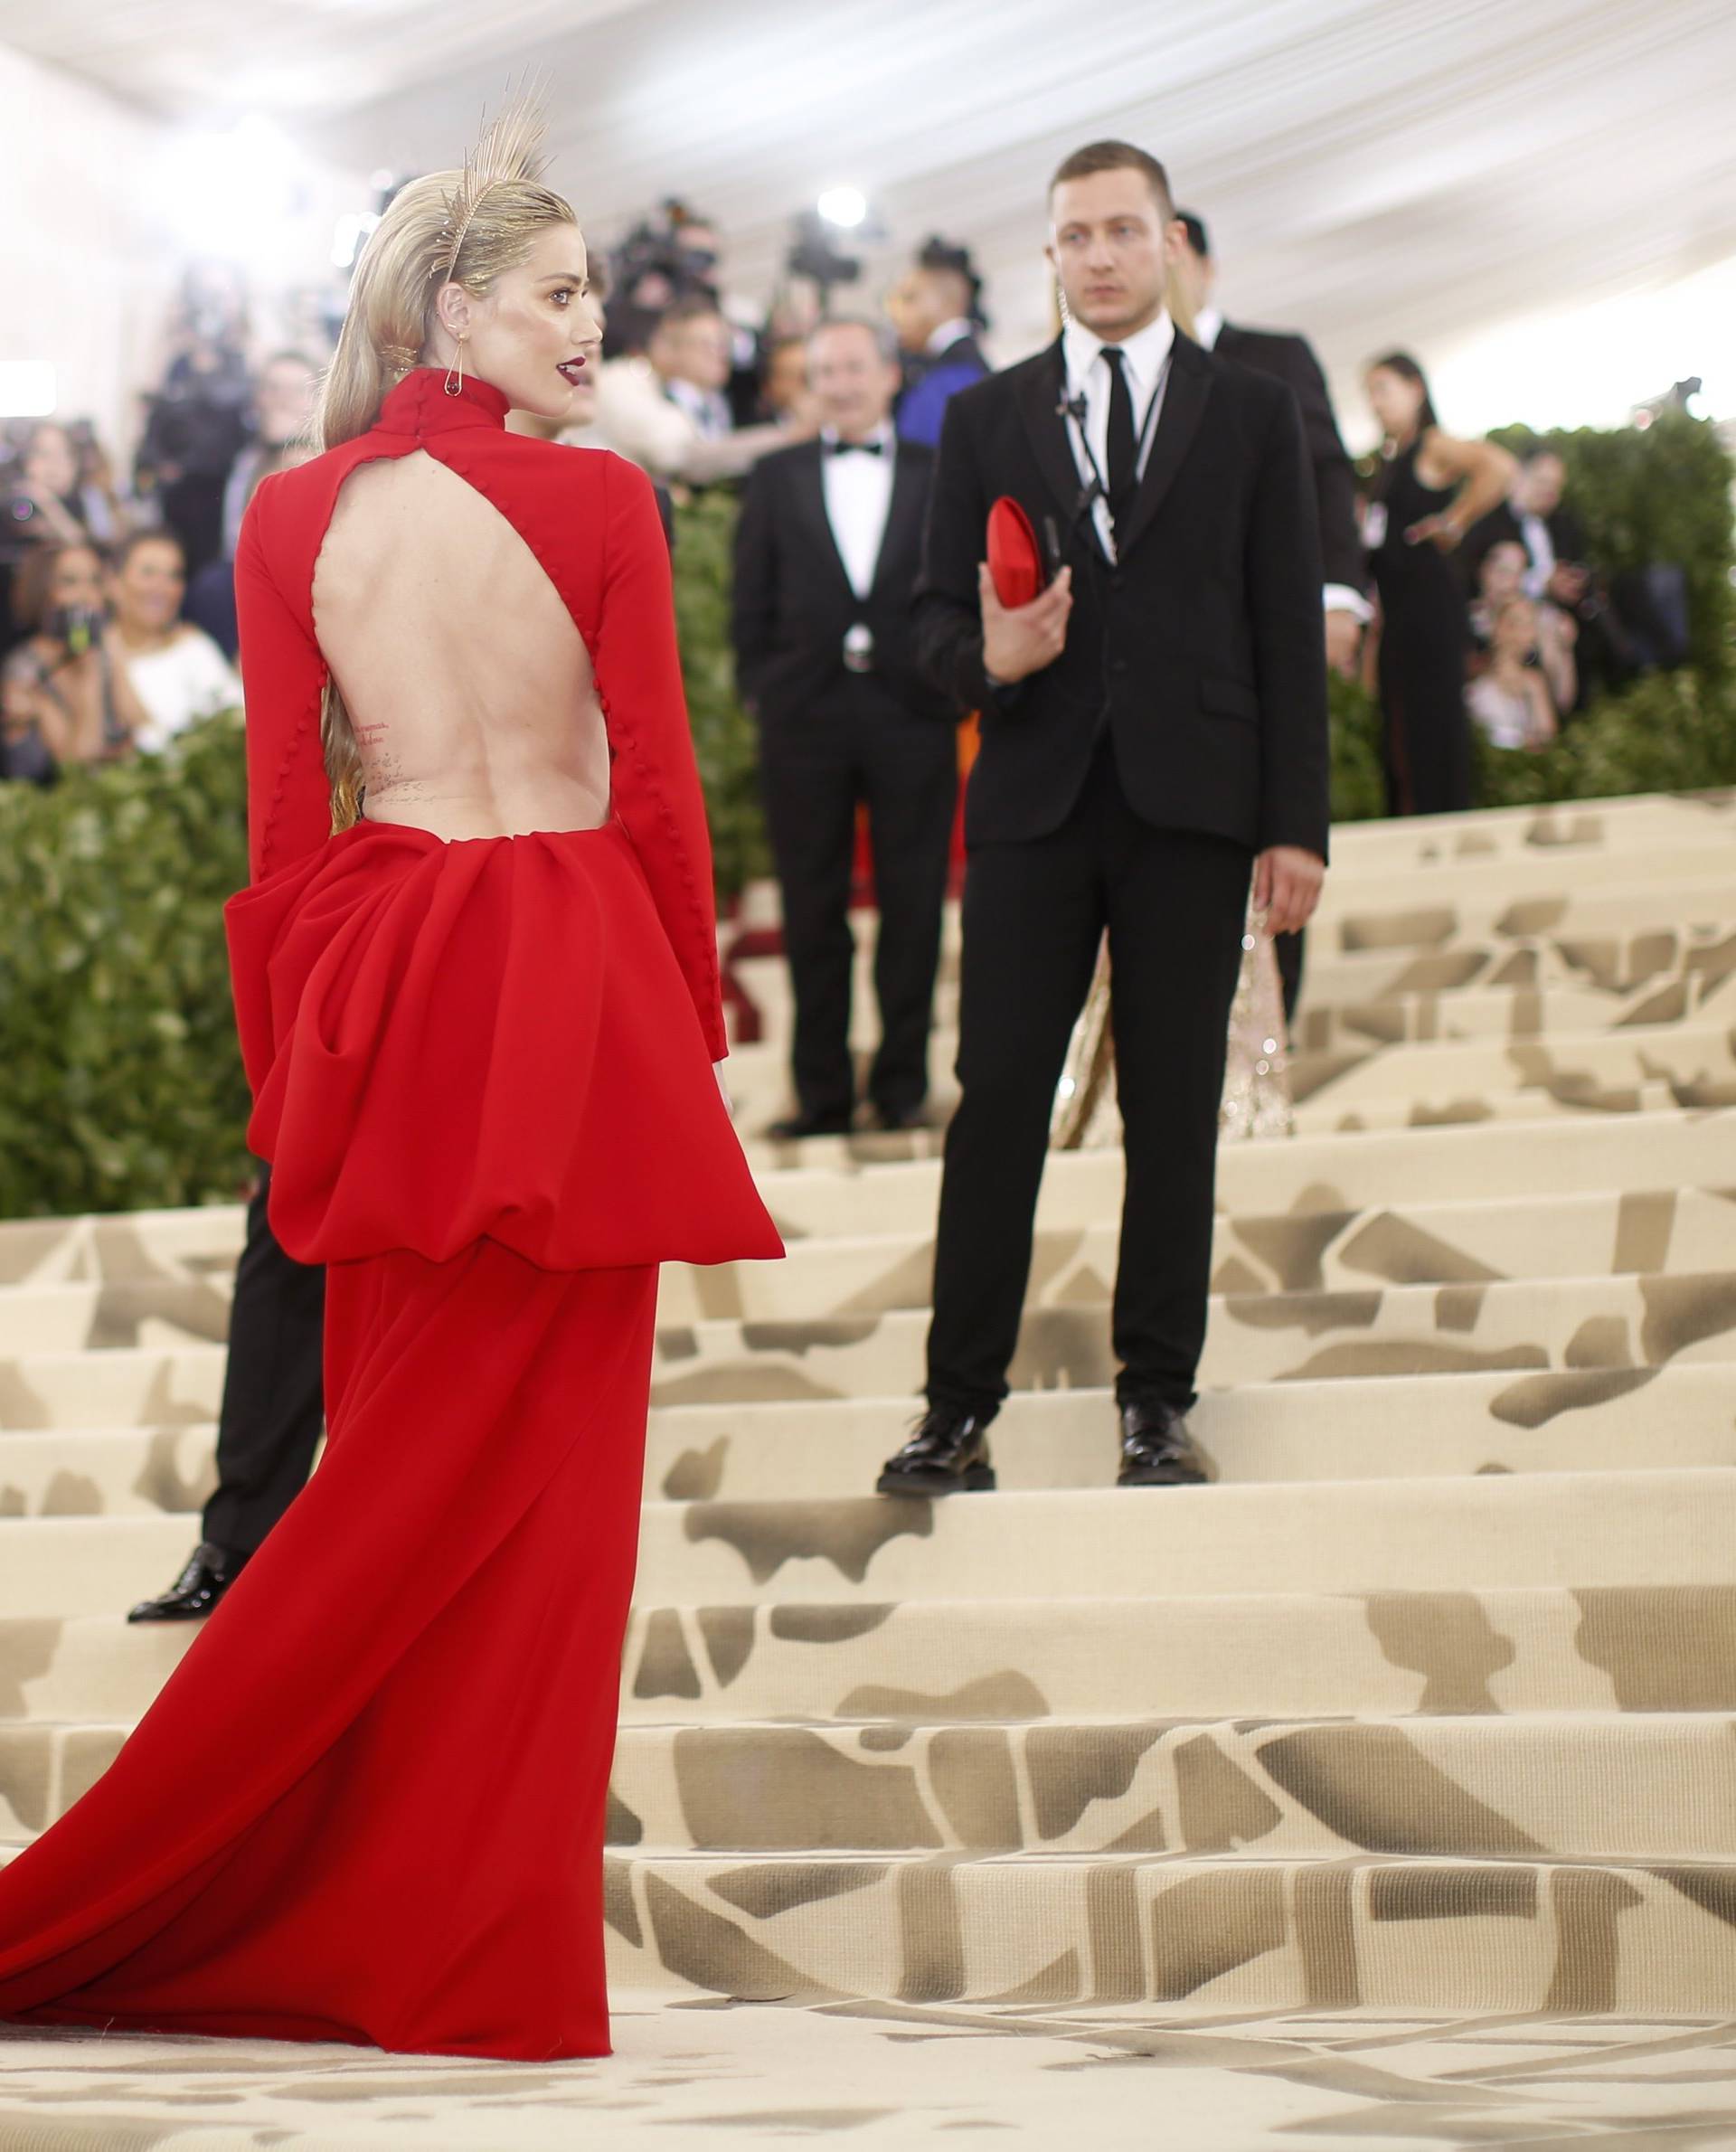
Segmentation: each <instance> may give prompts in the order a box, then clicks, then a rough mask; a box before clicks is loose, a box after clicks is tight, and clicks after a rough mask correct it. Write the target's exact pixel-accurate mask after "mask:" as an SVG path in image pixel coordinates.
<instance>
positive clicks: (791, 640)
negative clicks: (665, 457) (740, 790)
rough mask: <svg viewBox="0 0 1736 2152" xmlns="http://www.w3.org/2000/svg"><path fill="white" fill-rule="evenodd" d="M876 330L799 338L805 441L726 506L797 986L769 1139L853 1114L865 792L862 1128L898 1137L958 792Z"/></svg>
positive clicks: (913, 1089) (923, 1081)
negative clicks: (865, 1106)
mask: <svg viewBox="0 0 1736 2152" xmlns="http://www.w3.org/2000/svg"><path fill="white" fill-rule="evenodd" d="M899 378H900V376H899V368H898V363H897V361H896V359H895V357H894V356H893V354H892V350H891V348H890V339H889V337H888V335H887V333H886V332H885V331H884V330H883V329H882V328H881V327H880V326H878V325H877V324H875V323H873V322H867V321H854V320H835V321H829V322H824V323H822V324H821V326H819V327H818V328H817V329H816V331H815V332H814V335H813V337H812V339H811V340H810V344H809V348H808V380H809V384H810V386H811V388H812V390H813V393H814V398H815V402H816V407H817V410H818V412H819V416H820V420H821V428H822V431H821V437H820V439H818V440H816V441H807V442H804V443H802V444H801V446H799V447H797V448H786V449H783V450H780V451H778V453H776V454H774V455H771V456H769V457H767V458H765V460H764V461H763V462H762V463H761V464H760V466H759V467H758V468H757V469H756V470H755V471H754V474H753V477H751V479H750V481H749V483H748V488H747V492H746V494H745V496H743V499H742V503H741V522H740V524H738V525H737V534H736V549H735V630H734V632H735V660H736V677H737V681H738V684H739V685H740V688H741V697H742V700H743V701H744V702H745V703H747V705H748V707H749V708H750V710H751V711H752V713H753V714H754V717H755V720H756V722H758V725H759V728H760V777H761V781H762V784H763V787H764V791H765V801H766V816H767V821H768V824H769V829H770V834H771V844H772V851H773V854H774V855H775V857H776V860H777V865H778V882H779V883H780V884H781V887H782V891H783V904H784V949H785V953H786V955H787V956H788V958H789V968H790V979H791V984H792V986H793V987H794V989H795V996H796V1039H795V1052H794V1056H793V1074H794V1078H795V1088H796V1099H797V1110H796V1113H795V1114H794V1116H793V1117H792V1118H790V1119H788V1120H785V1121H780V1122H778V1123H777V1124H776V1126H775V1127H774V1128H773V1131H772V1132H773V1134H774V1135H778V1136H786V1137H790V1136H819V1135H836V1134H842V1133H844V1132H845V1131H846V1130H848V1129H849V1128H851V1127H852V1126H853V1125H854V1112H855V1102H856V1101H855V1072H854V1067H853V1065H852V1062H851V1059H850V1008H851V998H852V996H851V974H852V969H853V965H854V957H855V943H854V938H853V936H852V934H851V931H850V920H849V902H850V880H851V871H852V866H853V863H854V853H855V829H856V807H857V804H858V802H860V801H865V802H866V803H867V808H868V826H869V833H870V835H871V837H872V840H873V854H874V889H875V896H876V899H877V902H878V906H879V911H880V931H879V939H878V942H877V944H876V948H875V955H874V986H875V990H876V993H877V994H878V996H879V1000H880V1017H881V1041H880V1047H879V1050H878V1052H876V1053H875V1055H874V1060H873V1068H872V1070H871V1071H870V1074H869V1078H868V1096H869V1101H870V1104H871V1106H872V1107H873V1113H874V1116H875V1119H876V1121H877V1123H878V1125H879V1126H880V1127H882V1128H908V1127H910V1126H911V1125H912V1124H914V1123H915V1122H916V1121H917V1120H919V1119H920V1116H921V1112H922V1107H923V1102H924V1100H925V1099H926V1098H927V1095H928V1058H929V1025H930V1020H931V1016H932V1011H933V1003H934V975H935V969H936V967H937V965H938V963H939V954H940V909H941V904H942V901H943V900H944V898H945V895H946V883H947V864H948V848H949V845H950V841H951V832H952V821H953V814H954V810H955V807H956V806H957V803H958V738H957V721H958V711H957V709H956V708H955V707H954V704H953V703H952V700H951V698H950V697H949V696H948V694H946V693H945V692H944V691H943V690H942V689H940V688H938V687H936V686H935V685H933V684H931V683H930V682H929V679H928V678H927V677H926V676H925V675H924V674H923V672H922V671H921V669H920V666H919V665H918V662H917V655H916V645H915V636H914V630H913V627H912V623H911V618H910V600H911V593H912V591H913V590H914V588H915V583H916V576H917V571H918V568H919V566H920V561H921V546H922V522H923V514H924V511H925V508H926V506H927V502H928V494H929V477H930V475H931V473H932V470H933V467H934V457H933V455H932V453H931V451H929V449H927V448H922V447H920V446H919V445H917V444H915V443H913V442H909V441H901V440H898V439H896V438H895V437H894V435H893V431H892V423H891V416H890V414H891V411H892V399H893V397H894V396H895V395H896V394H897V392H898V387H899Z"/></svg>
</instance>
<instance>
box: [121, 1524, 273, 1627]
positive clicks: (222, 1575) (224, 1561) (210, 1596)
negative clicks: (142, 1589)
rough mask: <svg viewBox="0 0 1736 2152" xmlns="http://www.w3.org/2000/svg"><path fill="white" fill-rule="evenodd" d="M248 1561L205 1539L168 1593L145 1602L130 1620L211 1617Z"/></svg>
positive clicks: (135, 1610)
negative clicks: (205, 1615) (213, 1609)
mask: <svg viewBox="0 0 1736 2152" xmlns="http://www.w3.org/2000/svg"><path fill="white" fill-rule="evenodd" d="M246 1561H247V1557H246V1555H244V1554H231V1553H230V1551H229V1549H228V1548H227V1547H220V1546H219V1545H218V1544H217V1543H216V1541H215V1540H212V1539H206V1540H202V1541H201V1542H200V1543H199V1544H198V1545H197V1546H196V1547H195V1548H194V1549H193V1553H191V1554H190V1555H189V1556H188V1557H187V1566H186V1567H185V1569H184V1570H183V1571H182V1572H181V1574H180V1575H179V1576H178V1577H177V1578H176V1579H175V1581H174V1583H173V1584H171V1585H170V1586H169V1588H168V1590H166V1591H165V1592H163V1593H161V1594H160V1595H159V1596H158V1597H157V1598H156V1599H147V1600H143V1601H142V1602H141V1603H140V1604H139V1605H138V1606H137V1607H135V1608H134V1609H133V1610H132V1612H131V1613H130V1614H129V1615H128V1616H127V1620H128V1621H193V1620H196V1619H197V1618H198V1617H199V1616H200V1615H201V1614H209V1613H210V1612H211V1609H212V1608H213V1607H214V1606H215V1605H216V1604H217V1602H218V1600H220V1599H222V1596H223V1594H224V1592H226V1591H227V1590H229V1588H230V1586H231V1584H232V1583H233V1582H234V1581H235V1580H236V1578H237V1577H239V1576H240V1575H241V1571H242V1568H243V1567H244V1565H245V1563H246Z"/></svg>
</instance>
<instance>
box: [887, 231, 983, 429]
mask: <svg viewBox="0 0 1736 2152" xmlns="http://www.w3.org/2000/svg"><path fill="white" fill-rule="evenodd" d="M886 311H887V313H888V314H889V315H890V316H891V317H892V326H893V328H894V329H896V330H897V332H898V341H899V345H900V348H901V350H902V352H903V354H904V379H903V386H902V389H901V392H900V394H899V399H898V436H899V439H901V440H906V441H920V442H921V443H922V444H923V446H924V447H926V448H938V447H939V442H940V420H941V419H942V417H943V416H944V415H945V412H946V408H947V404H948V401H949V399H950V398H952V397H954V396H956V395H957V394H958V391H959V390H960V389H967V388H968V387H969V386H970V384H971V382H974V381H981V380H982V378H983V376H984V375H985V374H986V373H989V372H990V371H991V369H990V367H989V363H988V361H987V360H986V358H985V357H984V356H983V354H982V348H981V346H980V345H978V343H977V337H978V336H979V335H981V334H982V332H983V331H984V330H986V328H987V326H988V316H986V314H985V313H984V312H983V280H982V278H980V277H979V276H978V275H977V270H976V268H975V266H974V265H973V263H972V261H971V259H970V252H969V250H968V249H967V248H965V247H958V246H953V245H951V244H949V243H948V241H946V240H944V239H941V238H939V237H938V236H937V237H936V238H934V239H931V240H929V241H928V243H927V245H926V246H924V247H923V249H922V250H921V252H920V254H919V255H918V256H917V258H916V261H915V265H914V266H913V267H912V268H911V269H910V270H909V271H908V272H907V274H905V275H904V276H902V277H901V278H899V280H898V282H897V283H896V284H894V285H893V286H892V289H891V290H890V291H889V292H888V293H887V295H886Z"/></svg>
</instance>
